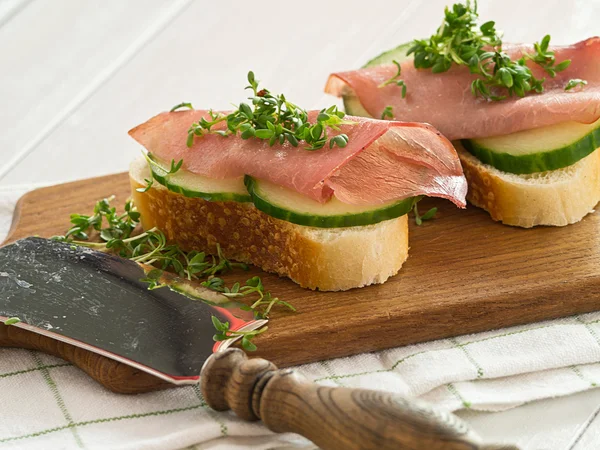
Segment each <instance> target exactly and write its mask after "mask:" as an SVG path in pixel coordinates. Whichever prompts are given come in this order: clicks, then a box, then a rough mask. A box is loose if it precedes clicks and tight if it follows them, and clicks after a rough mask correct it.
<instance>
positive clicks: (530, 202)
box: [454, 142, 600, 228]
mask: <svg viewBox="0 0 600 450" xmlns="http://www.w3.org/2000/svg"><path fill="white" fill-rule="evenodd" d="M454 145H455V147H456V150H457V152H458V156H459V158H460V161H461V163H462V166H463V170H464V173H465V177H466V178H467V181H468V183H469V191H468V194H467V200H468V201H469V202H470V203H471V204H473V205H475V206H478V207H480V208H483V209H485V210H486V211H487V212H489V213H490V216H491V217H492V219H494V220H497V221H500V222H502V223H503V224H506V225H513V226H518V227H523V228H531V227H534V226H537V225H551V226H565V225H569V224H572V223H576V222H579V221H580V220H581V219H582V218H583V217H585V216H586V215H587V214H589V213H590V212H593V211H594V207H595V206H596V204H597V203H598V201H600V151H599V150H596V151H594V152H593V153H591V154H590V155H588V156H586V157H585V158H583V159H581V160H580V161H578V162H577V163H575V164H573V165H572V166H569V167H566V168H564V169H558V170H552V171H548V172H542V173H539V174H529V175H515V174H509V173H506V172H502V171H500V170H497V169H496V168H494V167H492V166H489V165H487V164H484V163H482V162H481V161H479V160H478V159H477V158H476V157H475V156H473V155H471V154H470V153H469V152H468V151H467V150H465V148H464V147H463V146H462V145H461V143H460V142H454Z"/></svg>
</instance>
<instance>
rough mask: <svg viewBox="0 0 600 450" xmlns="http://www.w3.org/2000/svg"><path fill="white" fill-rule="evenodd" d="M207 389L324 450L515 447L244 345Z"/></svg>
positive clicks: (228, 405)
mask: <svg viewBox="0 0 600 450" xmlns="http://www.w3.org/2000/svg"><path fill="white" fill-rule="evenodd" d="M200 380H201V384H202V386H201V387H202V394H203V395H204V398H205V399H206V401H207V403H208V404H209V406H211V407H212V408H213V409H216V410H218V411H225V410H228V409H231V410H233V411H234V412H235V413H236V414H237V415H238V416H239V417H241V418H243V419H246V420H259V419H260V420H262V421H263V422H264V424H265V425H266V426H267V427H268V428H269V429H271V430H272V431H275V432H281V433H283V432H293V433H298V434H301V435H302V436H304V437H306V438H308V439H310V440H311V441H313V442H314V443H315V444H316V445H318V446H319V447H320V448H321V449H323V450H371V449H373V450H375V449H378V450H388V449H389V450H399V449H407V450H409V449H427V450H435V449H440V450H441V449H444V450H459V449H461V450H462V449H486V450H491V449H492V448H494V449H501V448H505V449H511V448H512V449H515V448H516V447H513V446H504V447H503V446H485V445H482V444H481V440H480V438H479V437H478V436H477V435H476V434H475V433H474V432H473V431H471V430H470V429H469V427H468V425H467V424H466V423H465V422H463V421H462V420H461V419H459V418H458V417H456V416H455V415H453V414H451V413H448V412H444V411H438V410H435V409H433V408H431V407H430V406H429V405H428V404H426V403H423V402H420V401H416V400H407V399H405V398H403V397H401V396H399V395H395V394H391V393H385V392H380V391H372V390H367V389H351V388H344V387H326V386H319V385H317V384H314V383H312V382H309V381H308V380H306V379H305V378H303V377H301V376H300V375H299V374H297V373H296V372H294V371H293V370H291V369H282V370H277V367H275V365H273V364H272V363H270V362H269V361H266V360H264V359H258V358H256V359H248V358H247V357H246V354H245V353H244V352H243V351H241V350H238V349H229V350H226V351H224V352H221V353H216V354H214V355H212V356H211V357H210V358H209V359H208V360H207V362H206V364H205V366H204V368H203V369H202V374H201V377H200Z"/></svg>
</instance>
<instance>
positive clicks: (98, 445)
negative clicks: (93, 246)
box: [0, 187, 600, 450]
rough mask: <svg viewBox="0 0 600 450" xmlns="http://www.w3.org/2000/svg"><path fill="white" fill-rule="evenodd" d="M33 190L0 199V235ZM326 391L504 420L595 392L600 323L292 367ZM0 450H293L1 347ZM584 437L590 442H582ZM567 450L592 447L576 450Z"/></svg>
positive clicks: (190, 405)
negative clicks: (351, 390) (496, 414)
mask: <svg viewBox="0 0 600 450" xmlns="http://www.w3.org/2000/svg"><path fill="white" fill-rule="evenodd" d="M27 188H28V187H23V188H19V189H16V188H13V189H6V190H2V189H0V234H1V235H3V233H4V232H6V230H7V227H8V225H9V224H10V215H11V213H12V209H13V207H14V204H15V202H16V200H17V198H18V197H19V195H20V194H21V193H22V192H24V191H25V190H26V189H27ZM298 370H299V371H300V372H302V373H303V374H305V375H306V376H307V377H308V378H310V379H312V380H314V381H316V382H318V383H321V384H324V385H330V386H350V387H362V388H369V389H381V390H386V391H390V392H396V393H399V394H402V395H406V396H411V397H419V398H421V399H424V400H426V401H429V402H431V403H434V404H436V405H438V406H439V407H441V408H445V409H448V410H453V411H454V410H459V409H474V410H482V411H500V410H503V409H508V408H513V407H515V406H518V405H521V404H523V403H526V402H530V401H533V400H537V399H542V398H549V397H555V396H560V395H567V394H571V393H574V392H579V391H584V390H587V389H592V388H594V387H596V386H597V384H598V383H600V313H592V314H586V315H579V316H575V317H569V318H565V319H561V320H555V321H549V322H543V323H536V324H531V325H527V326H521V327H513V328H509V329H504V330H497V331H490V332H486V333H481V334H477V335H470V336H461V337H457V338H453V339H446V340H440V341H434V342H429V343H424V344H419V345H413V346H408V347H400V348H395V349H391V350H387V351H383V352H379V353H370V354H362V355H358V356H354V357H350V358H342V359H336V360H331V361H323V362H319V363H314V364H309V365H305V366H301V367H299V368H298ZM0 395H1V396H2V405H1V407H0V450H2V449H12V448H19V449H41V448H43V449H63V448H64V449H107V448H108V449H161V450H164V449H181V448H190V449H210V450H217V449H234V450H235V449H248V448H251V449H264V450H266V449H296V448H314V446H312V444H310V443H309V442H307V441H306V440H304V439H302V438H300V437H298V436H295V435H274V434H272V433H271V432H269V431H268V430H266V429H265V428H264V427H263V426H262V425H260V424H259V423H245V422H242V421H241V420H238V419H237V418H236V417H235V416H234V415H232V414H230V413H217V412H215V411H212V410H211V409H210V408H208V406H207V405H206V403H205V401H204V399H203V398H202V395H201V393H200V391H199V390H198V388H196V387H182V388H174V389H170V390H167V391H162V392H156V393H149V394H142V395H135V396H125V395H117V394H112V393H110V392H108V391H107V390H105V389H104V388H102V387H101V386H99V385H97V384H96V383H95V382H93V381H92V380H90V379H89V378H88V377H87V376H86V375H85V374H84V373H83V372H81V371H80V370H79V369H77V368H76V367H73V366H72V365H70V364H68V363H66V362H64V361H62V360H59V359H56V358H54V357H50V356H48V355H44V354H40V353H36V352H33V351H26V350H16V349H0ZM587 436H588V435H586V439H589V438H588V437H587ZM580 444H581V443H578V444H577V445H578V446H577V447H573V448H589V447H579V445H580Z"/></svg>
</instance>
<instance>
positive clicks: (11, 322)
mask: <svg viewBox="0 0 600 450" xmlns="http://www.w3.org/2000/svg"><path fill="white" fill-rule="evenodd" d="M20 321H21V319H19V318H18V317H10V318H8V319H6V320H5V321H4V325H14V324H15V323H19V322H20Z"/></svg>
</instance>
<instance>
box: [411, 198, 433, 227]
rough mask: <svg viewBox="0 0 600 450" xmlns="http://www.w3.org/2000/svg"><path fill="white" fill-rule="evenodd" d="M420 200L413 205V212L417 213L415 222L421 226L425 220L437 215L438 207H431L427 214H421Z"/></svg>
mask: <svg viewBox="0 0 600 450" xmlns="http://www.w3.org/2000/svg"><path fill="white" fill-rule="evenodd" d="M417 204H418V202H416V203H415V205H414V206H413V213H414V215H415V223H416V224H417V225H419V226H421V225H422V224H423V222H424V221H425V220H431V219H433V218H434V217H435V214H436V213H437V210H438V209H437V208H431V209H430V210H429V211H427V212H426V213H425V214H423V215H420V214H419V208H418V206H417Z"/></svg>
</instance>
